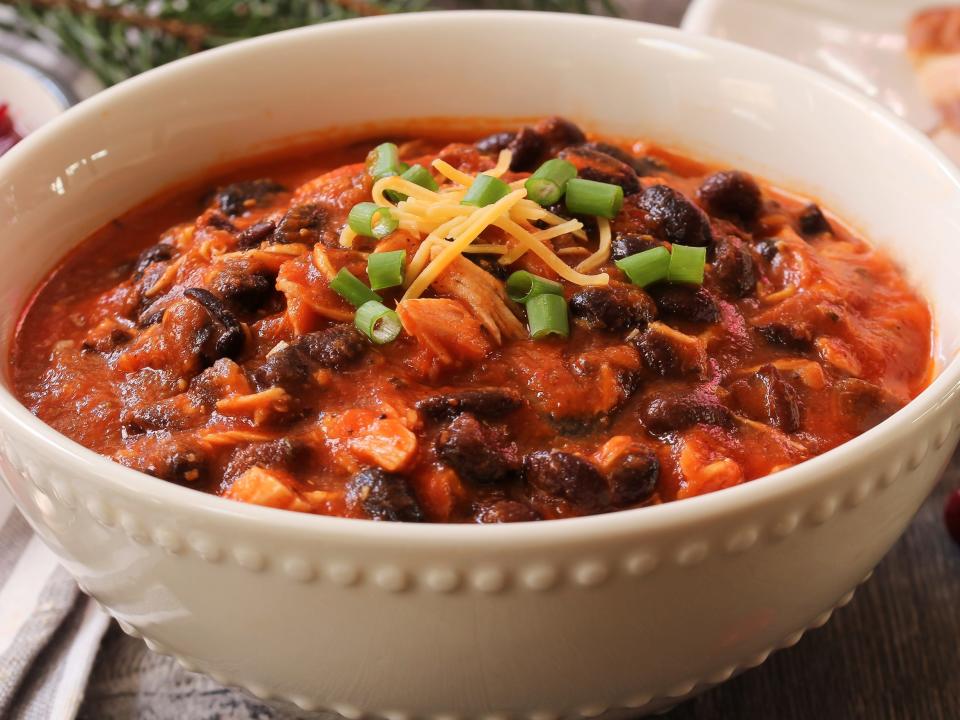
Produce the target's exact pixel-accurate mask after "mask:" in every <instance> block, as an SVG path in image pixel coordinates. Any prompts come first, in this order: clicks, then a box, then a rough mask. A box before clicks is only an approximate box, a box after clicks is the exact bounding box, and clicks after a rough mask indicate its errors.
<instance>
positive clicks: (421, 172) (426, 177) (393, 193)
mask: <svg viewBox="0 0 960 720" xmlns="http://www.w3.org/2000/svg"><path fill="white" fill-rule="evenodd" d="M400 177H402V178H403V179H404V180H409V181H410V182H412V183H413V184H414V185H419V186H420V187H422V188H426V189H427V190H433V191H434V192H436V191H437V190H439V189H440V186H439V185H438V184H437V181H436V180H434V179H433V175H431V174H430V171H429V170H427V169H426V168H425V167H424V166H423V165H419V164H418V165H411V166H410V167H408V168H407V169H406V170H404V171H403V174H402V175H400ZM384 195H386V196H387V197H388V198H390V199H391V200H392V201H393V202H400V201H401V200H406V199H407V194H406V193H402V192H400V191H399V190H387V191H386V192H385V193H384Z"/></svg>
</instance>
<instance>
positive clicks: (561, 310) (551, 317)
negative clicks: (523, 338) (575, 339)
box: [527, 293, 570, 340]
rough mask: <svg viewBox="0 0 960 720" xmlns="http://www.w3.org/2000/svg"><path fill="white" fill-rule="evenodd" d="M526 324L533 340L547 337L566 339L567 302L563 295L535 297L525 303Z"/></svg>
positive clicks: (567, 333)
mask: <svg viewBox="0 0 960 720" xmlns="http://www.w3.org/2000/svg"><path fill="white" fill-rule="evenodd" d="M527 323H528V324H529V325H530V337H532V338H534V339H535V340H539V339H540V338H544V337H546V336H547V335H559V336H560V337H567V336H568V335H569V334H570V321H569V319H568V318H567V301H566V300H564V299H563V295H554V294H553V293H544V294H542V295H535V296H534V297H532V298H530V300H529V301H528V302H527Z"/></svg>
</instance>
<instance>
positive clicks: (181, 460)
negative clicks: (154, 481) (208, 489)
mask: <svg viewBox="0 0 960 720" xmlns="http://www.w3.org/2000/svg"><path fill="white" fill-rule="evenodd" d="M139 460H140V467H139V469H141V470H142V471H143V472H145V473H147V474H148V475H153V476H154V477H157V478H160V479H161V480H168V481H170V482H176V483H180V484H184V485H186V484H197V483H203V482H206V480H207V479H208V477H209V462H210V459H209V458H208V457H207V454H206V452H205V451H204V450H203V449H202V448H200V447H199V446H197V445H194V444H192V443H187V442H165V443H162V444H161V446H160V448H159V450H158V451H157V452H155V453H147V454H146V455H145V456H144V457H142V458H140V459H139Z"/></svg>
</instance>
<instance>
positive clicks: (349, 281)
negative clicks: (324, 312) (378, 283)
mask: <svg viewBox="0 0 960 720" xmlns="http://www.w3.org/2000/svg"><path fill="white" fill-rule="evenodd" d="M330 289H331V290H333V291H334V292H335V293H337V295H340V296H341V297H343V298H344V299H346V301H347V302H349V303H350V304H351V305H353V306H354V307H360V306H361V305H363V304H364V303H367V302H371V301H377V302H379V301H380V300H382V299H383V298H381V297H380V296H379V295H377V294H376V293H375V292H374V291H373V290H371V289H370V288H368V287H367V286H366V285H364V284H363V283H362V282H361V281H360V280H359V279H358V278H357V277H356V276H355V275H354V274H353V273H352V272H350V271H349V270H347V269H346V268H341V269H340V272H338V273H337V276H336V277H335V278H334V279H333V280H332V281H331V282H330Z"/></svg>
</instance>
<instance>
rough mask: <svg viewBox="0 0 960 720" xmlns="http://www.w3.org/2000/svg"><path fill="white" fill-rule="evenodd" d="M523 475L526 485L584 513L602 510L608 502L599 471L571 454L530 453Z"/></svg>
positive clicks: (556, 452)
mask: <svg viewBox="0 0 960 720" xmlns="http://www.w3.org/2000/svg"><path fill="white" fill-rule="evenodd" d="M523 472H524V477H525V478H526V481H527V482H528V483H529V484H530V485H532V486H533V487H535V488H536V489H537V490H540V491H541V492H544V493H546V494H547V495H550V496H551V497H555V498H560V499H562V500H566V501H567V502H570V503H573V504H574V505H577V506H579V507H581V508H583V509H587V510H592V509H597V508H600V507H603V505H604V504H605V501H606V499H607V483H606V480H605V479H604V477H603V475H601V474H600V471H599V470H598V469H597V468H596V466H595V465H594V464H593V463H591V462H590V461H588V460H584V459H583V458H581V457H579V456H577V455H572V454H571V453H566V452H561V451H560V450H539V451H537V452H533V453H530V454H529V455H527V456H526V457H525V458H524V459H523Z"/></svg>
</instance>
